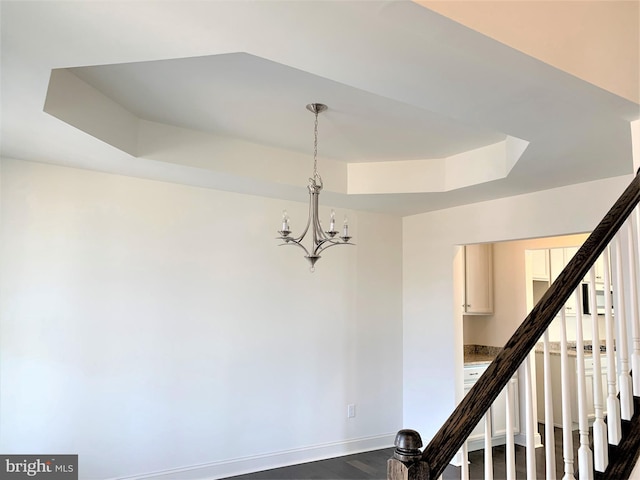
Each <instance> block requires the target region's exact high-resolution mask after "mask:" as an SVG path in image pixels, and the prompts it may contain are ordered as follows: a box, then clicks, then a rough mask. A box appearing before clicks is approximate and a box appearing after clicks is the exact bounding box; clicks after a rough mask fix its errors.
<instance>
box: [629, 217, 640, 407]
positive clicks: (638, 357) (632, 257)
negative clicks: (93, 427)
mask: <svg viewBox="0 0 640 480" xmlns="http://www.w3.org/2000/svg"><path fill="white" fill-rule="evenodd" d="M633 217H634V216H633V215H631V216H630V217H629V220H627V224H626V225H627V228H626V230H627V250H628V253H629V290H630V292H629V293H630V302H629V303H630V306H631V312H630V315H629V321H630V322H631V338H632V339H633V351H632V352H631V371H632V372H640V318H638V289H637V285H638V276H637V270H636V260H637V251H638V238H637V236H636V229H635V228H634V221H633ZM632 380H633V394H634V395H635V396H637V397H640V375H639V374H637V373H636V375H634V376H633V378H632Z"/></svg>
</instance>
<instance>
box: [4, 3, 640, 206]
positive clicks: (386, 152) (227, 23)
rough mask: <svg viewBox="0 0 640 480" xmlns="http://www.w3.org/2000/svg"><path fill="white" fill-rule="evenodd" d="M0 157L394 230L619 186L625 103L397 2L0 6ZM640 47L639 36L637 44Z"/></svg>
mask: <svg viewBox="0 0 640 480" xmlns="http://www.w3.org/2000/svg"><path fill="white" fill-rule="evenodd" d="M1 8H2V11H1V12H0V13H1V17H2V25H1V27H2V30H1V35H2V44H1V48H2V58H1V61H2V63H1V67H2V76H1V80H2V85H1V86H2V112H1V113H2V124H1V129H2V130H1V135H2V136H1V139H0V140H1V144H0V145H1V151H0V153H1V154H2V156H3V157H9V158H18V159H25V160H33V161H39V162H47V163H54V164H61V165H67V166H73V167H79V168H86V169H94V170H99V171H105V172H112V173H119V174H124V175H132V176H137V177H142V178H151V179H158V180H165V181H172V182H178V183H184V184H190V185H197V186H202V187H208V188H217V189H223V190H229V191H236V192H241V193H247V194H255V195H263V196H269V197H275V198H283V199H287V200H293V201H302V202H305V201H306V181H307V178H308V177H309V176H310V174H311V171H312V165H313V158H312V152H313V122H314V118H313V115H312V114H311V113H310V112H308V111H307V110H306V109H305V105H306V104H308V103H312V102H321V103H326V104H327V105H328V107H329V109H328V110H327V111H326V112H324V113H322V114H320V116H319V120H318V121H319V143H318V168H319V170H320V173H321V174H322V176H323V178H324V183H325V190H324V192H323V197H322V200H321V201H323V203H327V204H331V205H333V206H338V207H344V208H355V209H363V210H369V211H377V212H385V213H390V214H398V215H409V214H415V213H420V212H426V211H431V210H436V209H441V208H446V207H450V206H455V205H462V204H466V203H473V202H478V201H483V200H488V199H493V198H499V197H504V196H511V195H517V194H521V193H526V192H531V191H535V190H544V189H549V188H554V187H558V186H562V185H568V184H573V183H580V182H585V181H590V180H596V179H599V178H606V177H612V176H617V175H623V174H628V173H631V172H632V165H633V162H632V157H631V133H630V128H629V121H631V120H635V119H638V118H639V117H640V115H639V112H640V110H639V105H638V103H637V102H635V101H633V100H630V99H628V98H624V97H622V96H619V95H616V94H614V93H611V92H610V91H607V90H605V89H604V88H602V87H601V86H600V87H598V86H595V85H594V84H592V83H589V82H587V81H585V80H582V79H580V78H578V77H577V76H575V75H571V74H569V73H566V72H564V71H563V70H560V69H559V68H557V67H554V66H551V65H549V64H547V63H544V62H542V61H540V60H537V59H536V58H533V57H532V56H529V55H526V54H524V53H522V52H521V51H518V50H516V49H514V48H511V47H509V46H507V45H505V44H503V43H500V42H498V41H496V40H493V39H492V38H490V37H488V36H486V35H483V34H481V33H478V32H476V31H474V30H472V29H470V28H468V27H466V26H463V25H461V24H458V23H456V22H454V21H453V20H451V19H449V18H447V17H445V16H442V15H440V14H438V13H435V12H434V11H432V10H430V9H427V8H424V7H423V6H420V5H418V4H416V3H413V2H405V1H382V2H376V1H366V2H362V1H355V2H349V1H340V2H325V1H307V2H295V1H291V2H285V1H274V2H271V1H264V2H245V1H228V2H225V1H210V2H209V1H194V2H185V1H182V2H178V1H159V2H153V1H128V2H127V1H125V2H97V1H77V2H57V1H47V2H5V1H3V2H2V3H1ZM639 40H640V39H639Z"/></svg>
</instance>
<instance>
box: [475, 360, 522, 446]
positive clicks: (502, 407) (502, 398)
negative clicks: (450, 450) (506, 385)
mask: <svg viewBox="0 0 640 480" xmlns="http://www.w3.org/2000/svg"><path fill="white" fill-rule="evenodd" d="M487 367H488V364H483V365H467V366H465V368H464V394H465V395H466V394H467V393H468V392H469V390H471V387H473V385H474V384H475V383H476V381H477V380H478V378H480V375H482V374H483V373H484V371H485V370H486V369H487ZM510 383H511V386H512V388H511V392H512V393H513V395H512V402H513V410H512V411H513V417H514V430H513V433H514V434H515V433H519V432H520V413H519V410H520V402H519V399H518V376H517V374H516V375H515V376H514V377H513V378H512V379H511V380H510ZM489 411H490V415H491V442H492V444H493V445H502V444H504V443H505V441H506V433H507V420H506V411H507V400H506V393H505V391H504V390H503V391H502V392H501V393H500V395H498V398H496V400H495V401H494V402H493V405H491V409H490V410H489ZM484 424H485V417H484V416H483V417H482V419H480V422H478V425H476V427H475V428H474V429H473V431H472V432H471V434H470V435H469V437H468V438H467V446H468V448H469V451H473V450H479V449H482V448H484Z"/></svg>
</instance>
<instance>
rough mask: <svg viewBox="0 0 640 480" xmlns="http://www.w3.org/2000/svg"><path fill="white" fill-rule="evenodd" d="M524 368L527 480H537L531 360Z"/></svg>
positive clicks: (526, 360) (527, 361) (525, 363)
mask: <svg viewBox="0 0 640 480" xmlns="http://www.w3.org/2000/svg"><path fill="white" fill-rule="evenodd" d="M522 366H523V367H524V382H525V384H524V386H525V390H524V391H525V397H526V401H525V409H526V422H527V433H526V458H527V479H528V480H535V479H536V442H535V436H534V428H535V425H534V421H533V388H532V387H531V359H530V357H527V358H526V359H525V361H524V362H522Z"/></svg>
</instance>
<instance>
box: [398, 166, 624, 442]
mask: <svg viewBox="0 0 640 480" xmlns="http://www.w3.org/2000/svg"><path fill="white" fill-rule="evenodd" d="M631 179H632V176H631V175H629V176H622V177H615V178H609V179H605V180H599V181H596V182H589V183H584V184H578V185H571V186H567V187H562V188H557V189H553V190H547V191H541V192H535V193H531V194H527V195H520V196H516V197H510V198H504V199H499V200H492V201H487V202H482V203H477V204H473V205H465V206H461V207H456V208H450V209H446V210H439V211H436V212H430V213H425V214H421V215H414V216H411V217H406V218H405V219H404V221H403V245H404V248H403V265H404V267H403V305H404V324H403V328H404V331H403V338H404V340H403V341H404V351H403V355H404V370H403V375H404V398H403V405H404V410H403V415H404V426H405V427H406V428H415V429H417V430H418V431H419V432H420V433H421V434H422V436H423V440H424V441H425V442H428V441H429V440H430V439H431V437H432V436H433V435H434V434H435V432H436V431H437V430H438V429H439V427H440V426H441V424H442V423H443V422H444V420H446V418H447V417H448V416H449V414H450V413H451V411H452V409H453V408H454V406H455V405H456V398H460V394H461V392H462V344H463V334H462V314H461V313H459V312H456V311H454V302H453V294H454V285H453V259H454V253H455V251H456V249H455V246H456V245H464V244H469V243H482V242H495V241H504V240H517V239H525V238H534V237H545V236H554V235H566V234H573V233H579V232H586V231H590V230H592V229H593V228H594V227H595V225H596V224H597V223H598V221H599V220H600V219H601V218H602V217H603V216H604V214H605V213H606V211H607V210H608V209H609V208H610V207H611V205H612V204H613V203H614V201H615V200H616V199H617V198H618V196H619V195H620V194H621V193H622V191H623V190H624V188H626V186H627V185H628V183H629V182H630V181H631ZM594 198H597V200H598V201H597V202H594ZM586 206H588V208H586ZM456 394H457V395H458V397H456Z"/></svg>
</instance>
